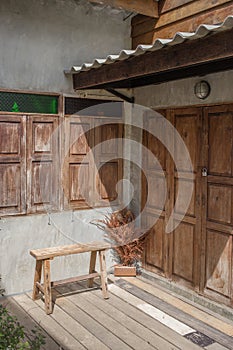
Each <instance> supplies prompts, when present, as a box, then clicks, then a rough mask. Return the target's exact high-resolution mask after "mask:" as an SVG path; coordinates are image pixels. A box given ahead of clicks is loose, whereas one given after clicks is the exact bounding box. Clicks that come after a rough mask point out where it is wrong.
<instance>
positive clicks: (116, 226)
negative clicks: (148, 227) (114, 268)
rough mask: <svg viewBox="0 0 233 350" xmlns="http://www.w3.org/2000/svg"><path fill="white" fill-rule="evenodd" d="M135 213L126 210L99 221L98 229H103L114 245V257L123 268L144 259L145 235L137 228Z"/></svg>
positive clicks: (135, 264) (134, 264)
mask: <svg viewBox="0 0 233 350" xmlns="http://www.w3.org/2000/svg"><path fill="white" fill-rule="evenodd" d="M134 219H135V218H134V215H133V213H132V212H131V211H130V210H129V209H127V208H125V209H122V210H118V211H115V212H113V213H110V214H108V215H106V216H105V219H103V220H98V221H97V222H98V225H97V226H98V227H99V228H101V229H103V230H104V231H105V232H106V234H105V237H106V238H107V239H108V240H109V241H110V242H111V243H112V244H113V251H114V257H115V259H116V261H117V262H118V263H120V264H122V265H123V266H135V267H137V268H138V263H139V262H140V261H141V259H142V254H143V249H144V244H145V237H146V236H145V234H144V235H142V234H141V231H140V230H139V229H137V228H136V226H135V220H134Z"/></svg>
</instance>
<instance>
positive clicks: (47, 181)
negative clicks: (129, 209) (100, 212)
mask: <svg viewBox="0 0 233 350" xmlns="http://www.w3.org/2000/svg"><path fill="white" fill-rule="evenodd" d="M103 120H104V122H103V125H102V121H103ZM60 121H61V118H60V120H59V117H57V116H51V115H28V116H25V115H21V114H18V115H14V114H10V113H8V114H6V115H4V114H1V115H0V174H1V176H0V214H1V215H14V214H25V213H27V214H29V213H38V212H44V211H45V210H47V211H48V210H49V211H53V210H59V209H62V208H64V207H65V208H66V209H69V208H71V209H78V208H87V207H90V206H97V205H98V206H102V205H108V203H109V201H116V200H117V197H118V193H117V189H116V184H117V183H118V181H119V180H120V179H121V178H122V160H121V159H122V143H121V141H120V140H121V139H122V136H123V128H122V126H121V124H120V123H119V120H117V121H116V119H114V118H111V119H110V118H109V119H107V118H104V119H101V118H100V117H99V116H98V117H95V116H93V117H85V118H83V119H82V118H80V117H79V116H76V117H74V116H72V117H69V116H67V117H66V119H65V123H64V124H65V126H64V125H59V124H61V123H60ZM107 123H109V124H107ZM59 126H60V127H59ZM90 129H91V130H90ZM88 130H90V131H88ZM116 140H118V141H116ZM105 141H106V142H107V144H106V143H104V142H105ZM98 144H100V146H98ZM64 145H65V147H64ZM101 145H102V146H101ZM95 146H96V147H95ZM59 147H60V149H59ZM94 147H95V150H93V148H94ZM88 154H89V157H87V155H88ZM109 159H110V160H109ZM118 190H119V194H120V191H121V189H118ZM63 192H64V196H63Z"/></svg>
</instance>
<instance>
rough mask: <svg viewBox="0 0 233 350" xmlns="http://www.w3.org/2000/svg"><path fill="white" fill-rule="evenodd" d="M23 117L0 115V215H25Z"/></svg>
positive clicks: (24, 120) (24, 119)
mask: <svg viewBox="0 0 233 350" xmlns="http://www.w3.org/2000/svg"><path fill="white" fill-rule="evenodd" d="M25 122H26V118H25V116H16V115H7V116H5V115H0V135H1V138H0V214H1V215H9V214H24V213H25V212H26V201H25V198H26V161H25V154H26V150H25V131H26V130H25V129H26V128H25V124H26V123H25Z"/></svg>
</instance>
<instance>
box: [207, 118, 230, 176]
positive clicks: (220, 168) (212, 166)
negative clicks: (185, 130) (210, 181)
mask: <svg viewBox="0 0 233 350" xmlns="http://www.w3.org/2000/svg"><path fill="white" fill-rule="evenodd" d="M208 129H209V146H210V147H209V165H208V171H209V174H220V175H225V176H231V175H232V164H231V160H232V142H233V140H232V113H230V112H223V113H220V112H216V113H213V114H212V113H211V114H209V128H208Z"/></svg>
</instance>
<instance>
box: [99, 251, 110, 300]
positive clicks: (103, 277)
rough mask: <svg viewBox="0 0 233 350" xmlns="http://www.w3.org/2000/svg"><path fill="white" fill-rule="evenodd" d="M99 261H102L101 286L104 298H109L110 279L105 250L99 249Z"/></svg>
mask: <svg viewBox="0 0 233 350" xmlns="http://www.w3.org/2000/svg"><path fill="white" fill-rule="evenodd" d="M99 261H100V276H101V287H102V293H103V297H104V299H108V298H109V295H108V280H107V271H106V261H105V250H100V251H99Z"/></svg>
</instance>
